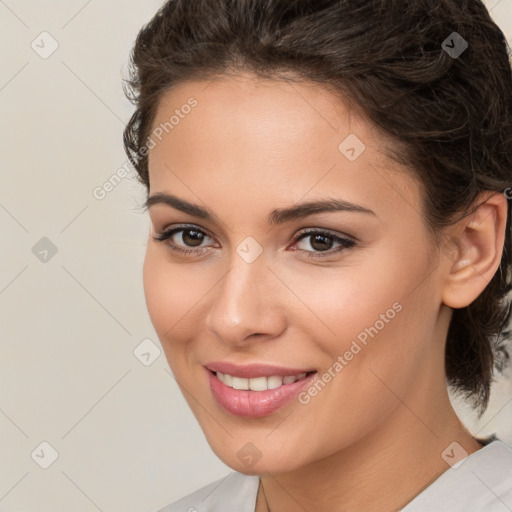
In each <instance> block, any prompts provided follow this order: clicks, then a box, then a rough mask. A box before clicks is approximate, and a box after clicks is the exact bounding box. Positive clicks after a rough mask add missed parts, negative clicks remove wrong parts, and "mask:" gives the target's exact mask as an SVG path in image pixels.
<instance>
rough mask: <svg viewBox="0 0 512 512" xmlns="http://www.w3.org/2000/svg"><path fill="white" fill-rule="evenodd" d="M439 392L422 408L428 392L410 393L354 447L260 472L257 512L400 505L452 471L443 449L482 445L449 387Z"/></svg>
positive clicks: (355, 510) (387, 510)
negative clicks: (305, 462) (300, 464)
mask: <svg viewBox="0 0 512 512" xmlns="http://www.w3.org/2000/svg"><path fill="white" fill-rule="evenodd" d="M443 390H444V393H443ZM439 394H440V395H441V397H442V399H441V400H439V399H438V400H437V401H436V402H435V403H433V404H431V405H430V406H428V405H427V406H425V405H424V402H423V406H422V399H423V400H424V399H425V396H416V397H415V396H408V397H406V398H404V399H402V401H401V402H402V403H401V404H400V405H399V406H398V407H397V410H396V411H395V413H394V414H393V415H392V416H390V418H389V419H387V420H386V422H384V423H383V424H381V426H380V427H379V428H378V429H376V430H373V431H372V432H371V433H370V434H369V435H367V436H363V437H362V438H361V439H359V440H358V441H357V442H355V443H353V444H351V445H350V446H348V447H346V448H343V449H342V450H340V451H339V452H336V453H334V454H332V455H330V456H328V457H326V458H324V459H321V460H318V461H315V462H314V463H312V464H309V465H308V466H305V467H301V468H299V469H296V470H293V471H290V472H286V473H279V474H277V473H274V474H266V475H264V476H262V477H261V485H260V489H259V493H258V499H257V504H256V511H255V512H267V511H271V512H275V511H279V510H286V511H287V512H304V510H315V512H328V511H329V512H330V511H332V510H338V511H340V512H341V511H351V512H363V511H365V512H366V511H368V510H379V511H381V512H391V511H396V510H399V509H401V508H402V507H404V506H405V505H406V504H407V503H409V502H410V501H411V500H412V499H413V498H414V497H415V496H417V495H418V494H419V493H420V492H421V491H423V490H424V489H425V488H426V487H428V486H429V485H430V484H431V483H432V482H433V481H434V480H435V479H437V478H438V477H439V476H440V475H441V474H442V473H444V472H445V471H446V470H447V469H449V467H450V466H449V465H448V463H447V462H445V460H444V459H443V458H442V453H443V452H444V451H445V449H446V448H447V447H448V446H449V445H450V444H451V443H453V442H454V441H456V442H457V443H459V444H460V445H461V446H462V447H463V448H464V450H465V451H466V452H467V453H468V454H471V453H473V452H475V451H477V450H478V449H480V448H481V447H482V446H481V445H480V444H479V443H478V442H477V441H476V440H475V439H474V438H473V437H472V436H471V434H470V433H469V432H468V431H467V430H466V429H465V428H464V426H463V425H462V423H461V422H460V420H459V419H458V417H457V415H456V413H455V411H454V410H453V408H452V405H451V403H450V400H449V397H448V394H447V392H446V388H445V387H444V388H441V389H440V390H439V393H438V395H437V396H438V397H439ZM266 503H268V506H267V504H266Z"/></svg>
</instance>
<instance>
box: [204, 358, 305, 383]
mask: <svg viewBox="0 0 512 512" xmlns="http://www.w3.org/2000/svg"><path fill="white" fill-rule="evenodd" d="M205 367H206V368H208V370H212V371H214V372H220V373H227V374H228V375H232V376H233V377H242V378H245V379H252V378H255V377H272V376H273V375H278V376H281V377H286V376H287V375H299V374H301V373H308V372H312V371H315V370H313V369H311V368H310V369H308V368H286V367H284V366H274V365H270V364H265V363H253V364H244V365H241V364H235V363H229V362H227V361H213V362H211V363H207V364H205Z"/></svg>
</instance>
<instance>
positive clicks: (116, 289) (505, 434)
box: [0, 0, 512, 512]
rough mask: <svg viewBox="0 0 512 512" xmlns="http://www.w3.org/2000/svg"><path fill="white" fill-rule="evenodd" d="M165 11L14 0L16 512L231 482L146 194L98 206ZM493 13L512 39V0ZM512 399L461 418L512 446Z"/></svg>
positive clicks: (4, 40) (8, 348)
mask: <svg viewBox="0 0 512 512" xmlns="http://www.w3.org/2000/svg"><path fill="white" fill-rule="evenodd" d="M160 4H161V1H157V0H144V1H141V0H138V1H133V0H132V1H127V0H108V1H102V2H100V1H99V0H90V1H85V0H67V1H58V0H47V1H45V2H40V1H35V0H6V1H2V0H0V43H1V48H2V50H1V52H2V53H1V55H2V65H1V68H0V69H1V74H0V108H1V117H0V126H1V137H0V152H1V178H0V180H1V181H0V226H1V230H2V249H1V264H0V308H1V309H0V311H1V326H2V334H1V341H0V365H1V367H0V460H1V462H0V510H1V511H9V512H21V511H24V512H28V511H29V512H59V511H70V510H73V511H74V512H93V511H97V510H99V511H104V512H107V511H119V512H120V511H123V512H135V511H137V512H142V511H147V512H152V511H155V510H157V509H158V508H160V507H162V506H164V505H165V504H167V503H169V502H171V501H174V500H175V499H177V498H179V497H181V496H183V495H185V494H187V493H189V492H191V491H193V490H194V489H197V488H198V487H200V486H202V485H205V484H206V483H209V482H211V481H212V480H214V479H217V478H220V477H221V476H223V475H225V474H226V473H227V472H228V471H230V469H229V468H228V467H227V466H225V465H224V464H223V463H222V462H220V461H219V460H218V459H217V458H216V456H215V455H214V454H213V453H212V452H211V450H210V449H209V446H208V444H207V443H206V441H205V439H204V437H203V435H202V432H201V430H200V429H199V427H198V425H197V424H196V422H195V419H194V417H193V416H192V414H191V412H190V411H189V409H188V407H187V405H186V403H185V401H184V399H183V398H182V396H181V394H180V392H179V390H178V388H177V385H176V383H175V382H174V380H173V378H172V376H171V374H170V373H169V370H168V367H167V363H166V361H165V358H164V355H163V353H161V354H160V355H159V354H158V348H159V347H160V345H159V342H158V339H157V337H156V335H155V332H154V330H153V328H152V325H151V323H150V320H149V317H148V314H147V310H146V306H145V302H144V295H143V289H142V279H141V277H142V269H141V266H142V262H143V257H144V250H145V240H146V237H147V233H148V226H149V220H148V218H147V216H146V214H145V213H143V212H142V209H141V208H140V204H141V203H142V201H143V199H144V191H143V190H142V188H141V187H140V186H139V185H138V184H137V183H136V181H135V180H134V179H129V178H124V179H122V180H121V183H120V184H119V185H117V186H116V187H115V188H113V190H111V191H109V192H108V193H106V194H105V197H104V198H103V199H97V198H96V197H95V195H94V190H97V187H101V186H102V185H103V183H105V182H106V181H107V180H108V179H109V178H110V177H111V176H112V175H115V174H116V173H119V174H122V171H119V169H123V166H125V165H126V157H125V155H124V152H123V149H122V145H121V135H122V130H123V126H124V123H125V122H126V121H127V120H128V118H129V116H130V114H131V112H132V106H131V105H130V104H129V102H128V101H127V100H126V99H125V98H124V96H123V94H122V90H121V77H122V76H125V71H126V64H127V62H128V52H129V50H130V49H131V46H132V43H133V41H134V38H135V35H136V33H137V31H138V29H139V28H140V27H141V25H142V24H143V23H144V22H146V21H147V20H149V18H150V17H151V16H152V15H153V14H154V12H156V10H157V8H158V7H159V5H160ZM487 5H488V7H489V8H490V9H492V15H493V17H494V18H495V20H496V21H497V23H498V24H499V25H500V26H501V27H502V29H503V30H504V32H505V33H506V35H507V37H508V40H509V41H511V40H512V0H498V1H496V0H490V1H488V2H487ZM42 32H47V33H48V34H49V35H45V34H43V35H40V34H41V33H42ZM57 44H58V47H57V48H56V50H55V51H54V53H52V54H51V55H47V53H49V52H50V51H51V50H52V49H53V46H56V45H57ZM31 45H32V46H31ZM52 45H53V46H52ZM45 52H46V53H45ZM43 57H46V58H43ZM96 196H98V194H96ZM43 237H46V238H45V239H43ZM41 239H43V240H42V241H41ZM34 246H35V249H34ZM55 249H56V251H57V252H56V253H55V254H53V252H54V251H55ZM45 251H46V252H45ZM52 251H53V252H52ZM148 339H149V340H151V341H145V342H144V345H142V346H141V347H140V348H139V352H137V350H136V353H140V352H142V353H149V355H146V356H141V359H142V362H141V360H140V359H139V358H137V357H136V355H135V354H134V350H135V349H136V347H138V346H139V344H140V343H141V342H143V340H148ZM148 359H149V360H148ZM143 362H145V363H151V364H148V365H147V366H146V365H145V364H143ZM511 398H512V384H511V380H508V381H502V382H501V383H500V384H499V385H497V386H496V387H495V390H494V393H493V396H492V402H491V406H490V407H489V410H488V412H487V413H486V415H485V416H484V418H483V419H482V420H481V421H480V422H476V421H475V419H474V418H473V417H472V415H471V414H470V413H469V411H467V410H463V409H460V411H461V414H462V416H463V418H464V420H465V421H466V423H467V424H468V427H470V428H471V430H472V431H473V432H479V433H480V435H485V434H487V433H490V432H497V433H498V435H500V436H501V437H502V439H503V440H505V441H506V442H508V443H510V444H512V401H511ZM42 442H46V443H49V445H50V446H48V445H45V444H43V445H41V443H42ZM52 449H53V450H55V451H56V452H57V453H58V456H57V458H56V460H55V461H54V462H53V463H52V464H51V465H50V466H49V467H47V469H43V467H41V465H43V466H44V465H48V464H49V463H51V462H52Z"/></svg>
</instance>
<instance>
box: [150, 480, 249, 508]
mask: <svg viewBox="0 0 512 512" xmlns="http://www.w3.org/2000/svg"><path fill="white" fill-rule="evenodd" d="M258 484H259V477H258V476H248V475H244V474H242V473H238V472H236V471H233V472H231V473H229V474H227V475H226V476H225V477H223V478H220V479H219V480H216V481H215V482H212V483H211V484H208V485H205V486H204V487H201V488H200V489H198V490H197V491H194V492H193V493H191V494H188V495H187V496H185V497H183V498H181V499H179V500H178V501H175V502H173V503H171V504H170V505H167V506H166V507H164V508H162V509H160V510H158V511H157V512H221V511H222V512H254V507H255V505H256V494H257V491H258Z"/></svg>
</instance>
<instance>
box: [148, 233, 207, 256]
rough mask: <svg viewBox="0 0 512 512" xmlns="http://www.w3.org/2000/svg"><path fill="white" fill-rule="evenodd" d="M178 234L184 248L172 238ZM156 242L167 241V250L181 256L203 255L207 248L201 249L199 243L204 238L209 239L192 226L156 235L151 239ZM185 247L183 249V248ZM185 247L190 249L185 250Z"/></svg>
mask: <svg viewBox="0 0 512 512" xmlns="http://www.w3.org/2000/svg"><path fill="white" fill-rule="evenodd" d="M178 233H179V235H180V236H178V237H177V238H181V240H182V242H183V243H184V246H182V245H179V244H177V243H176V242H175V241H173V240H172V238H173V237H174V236H175V235H177V234H178ZM153 238H154V239H155V240H157V241H158V242H165V241H167V246H168V247H169V249H171V250H173V251H176V252H179V253H182V254H196V255H199V254H203V253H204V252H206V251H208V250H209V248H208V247H204V246H202V247H201V243H202V242H203V241H204V239H205V238H210V237H209V236H208V235H207V234H206V233H205V232H204V231H202V230H200V229H197V228H196V227H194V226H181V227H176V228H172V229H167V230H164V231H162V232H161V233H158V235H156V236H154V237H153ZM184 247H185V248H184ZM187 247H190V248H188V249H187Z"/></svg>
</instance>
